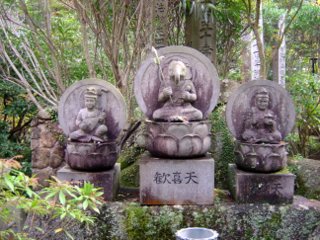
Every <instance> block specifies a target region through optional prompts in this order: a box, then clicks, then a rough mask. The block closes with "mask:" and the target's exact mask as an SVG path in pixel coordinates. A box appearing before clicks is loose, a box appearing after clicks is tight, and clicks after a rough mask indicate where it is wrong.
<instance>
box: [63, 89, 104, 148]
mask: <svg viewBox="0 0 320 240" xmlns="http://www.w3.org/2000/svg"><path fill="white" fill-rule="evenodd" d="M99 95H101V90H100V89H98V90H97V89H96V88H94V87H88V88H87V89H86V92H85V94H84V103H85V108H82V109H81V110H80V111H79V113H78V115H77V119H76V126H77V127H78V128H79V129H78V130H76V131H73V132H71V133H70V136H69V137H70V139H71V140H77V141H80V142H91V141H98V142H104V141H106V140H107V139H108V137H107V132H108V127H107V126H106V125H105V118H106V114H105V113H104V112H102V111H100V110H99V109H97V99H98V96H99Z"/></svg>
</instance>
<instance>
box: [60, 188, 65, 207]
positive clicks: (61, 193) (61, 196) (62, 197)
mask: <svg viewBox="0 0 320 240" xmlns="http://www.w3.org/2000/svg"><path fill="white" fill-rule="evenodd" d="M59 201H60V203H61V204H62V205H65V204H66V196H65V195H64V193H63V192H62V191H61V192H59Z"/></svg>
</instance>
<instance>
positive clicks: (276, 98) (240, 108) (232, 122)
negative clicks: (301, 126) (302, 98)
mask: <svg viewBox="0 0 320 240" xmlns="http://www.w3.org/2000/svg"><path fill="white" fill-rule="evenodd" d="M261 88H264V89H266V90H267V92H268V93H269V97H270V104H269V109H270V110H272V111H273V113H274V115H275V119H276V120H275V121H276V124H277V127H278V130H279V131H280V133H281V136H282V140H283V139H284V138H285V136H287V135H288V134H289V133H290V131H291V130H292V128H293V126H294V123H295V109H294V105H293V102H292V100H291V98H290V95H289V94H288V92H287V91H286V90H285V89H284V88H283V87H282V86H280V85H279V84H277V83H275V82H272V81H269V80H258V81H250V82H248V83H245V84H244V85H242V86H241V87H240V88H238V89H237V90H236V91H235V92H234V93H233V94H232V96H231V97H230V99H229V101H228V103H227V107H226V120H227V125H228V128H229V130H230V131H231V133H232V134H233V136H234V137H235V138H236V139H237V140H241V134H242V132H243V129H244V126H243V124H244V121H245V118H246V114H247V113H248V111H250V109H251V107H252V106H253V99H254V96H255V95H256V94H257V91H258V90H259V89H261Z"/></svg>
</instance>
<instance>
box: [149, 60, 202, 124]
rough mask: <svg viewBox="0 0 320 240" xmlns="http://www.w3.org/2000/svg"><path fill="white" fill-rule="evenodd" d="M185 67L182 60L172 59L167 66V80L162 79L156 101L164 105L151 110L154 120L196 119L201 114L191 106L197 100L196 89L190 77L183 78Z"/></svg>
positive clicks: (200, 117) (200, 118)
mask: <svg viewBox="0 0 320 240" xmlns="http://www.w3.org/2000/svg"><path fill="white" fill-rule="evenodd" d="M187 70H188V69H187V67H186V65H185V64H184V63H183V62H182V61H178V60H173V61H171V62H170V64H169V67H168V75H169V81H166V80H164V79H163V80H162V82H161V85H160V89H159V95H158V101H159V102H161V103H164V105H163V106H162V107H161V108H159V109H157V110H155V111H154V112H153V115H152V117H153V119H154V120H156V121H169V122H175V121H196V120H202V118H203V114H202V112H201V111H200V110H198V109H196V108H195V107H193V106H192V104H191V103H193V102H195V101H196V100H197V94H196V89H195V87H194V84H193V82H192V80H191V79H185V77H186V72H187Z"/></svg>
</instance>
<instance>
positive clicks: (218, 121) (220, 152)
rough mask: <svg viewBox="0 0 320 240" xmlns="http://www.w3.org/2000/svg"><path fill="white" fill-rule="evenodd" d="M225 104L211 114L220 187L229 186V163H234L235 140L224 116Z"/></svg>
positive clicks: (213, 147) (216, 168)
mask: <svg viewBox="0 0 320 240" xmlns="http://www.w3.org/2000/svg"><path fill="white" fill-rule="evenodd" d="M224 111H225V106H224V105H222V106H219V107H217V108H216V109H215V110H214V112H213V113H212V114H211V116H210V120H211V122H212V128H211V132H212V138H211V139H212V147H211V149H212V150H211V152H212V154H213V157H214V160H215V183H216V186H217V187H219V188H227V185H228V179H227V176H228V164H229V163H234V161H235V155H234V141H233V137H232V136H231V134H230V132H229V130H228V127H227V125H226V121H225V118H224Z"/></svg>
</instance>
